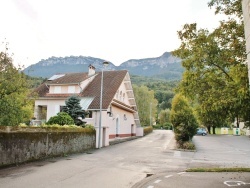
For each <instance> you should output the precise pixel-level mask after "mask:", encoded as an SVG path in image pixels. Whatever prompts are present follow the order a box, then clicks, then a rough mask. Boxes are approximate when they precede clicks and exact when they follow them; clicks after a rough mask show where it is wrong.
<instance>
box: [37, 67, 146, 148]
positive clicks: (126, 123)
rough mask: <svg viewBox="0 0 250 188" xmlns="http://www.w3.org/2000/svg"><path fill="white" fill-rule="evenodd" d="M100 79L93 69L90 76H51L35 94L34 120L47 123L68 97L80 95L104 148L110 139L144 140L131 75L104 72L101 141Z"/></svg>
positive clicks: (80, 74) (90, 70)
mask: <svg viewBox="0 0 250 188" xmlns="http://www.w3.org/2000/svg"><path fill="white" fill-rule="evenodd" d="M101 75H102V74H101V72H98V73H96V72H95V68H94V67H93V66H92V65H90V66H89V72H87V73H69V74H58V75H54V76H52V77H51V78H50V79H48V80H47V81H46V82H45V83H43V84H41V85H40V86H39V87H38V88H36V90H35V91H36V92H37V93H38V96H39V97H38V98H37V99H36V100H35V112H34V116H35V118H36V119H37V120H43V121H48V120H49V118H50V117H52V116H55V115H57V113H58V112H60V111H61V109H62V107H63V106H65V100H66V99H67V98H68V97H70V96H72V95H77V96H78V97H80V98H81V106H82V109H83V110H87V111H89V112H90V115H89V117H87V118H85V119H84V121H85V122H87V124H91V125H93V126H94V127H95V128H96V133H97V135H96V138H98V139H99V138H100V140H101V144H100V145H101V146H107V145H109V141H110V139H115V138H117V137H131V136H143V129H142V128H141V126H140V121H139V116H138V112H137V106H136V102H135V97H134V93H133V88H132V84H131V81H130V76H129V73H128V71H126V70H119V71H104V72H103V97H102V108H101V109H102V110H101V111H102V121H101V125H102V128H101V136H100V137H99V126H100V123H99V122H100V121H99V118H100V93H101ZM98 142H99V141H98ZM98 144H99V143H97V145H98Z"/></svg>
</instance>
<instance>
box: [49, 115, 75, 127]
mask: <svg viewBox="0 0 250 188" xmlns="http://www.w3.org/2000/svg"><path fill="white" fill-rule="evenodd" d="M46 124H48V125H52V124H58V125H72V124H74V120H73V119H72V118H71V117H70V115H69V114H67V113H66V112H59V113H58V114H57V115H56V116H53V117H51V118H50V119H49V121H48V122H47V123H46Z"/></svg>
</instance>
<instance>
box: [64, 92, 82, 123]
mask: <svg viewBox="0 0 250 188" xmlns="http://www.w3.org/2000/svg"><path fill="white" fill-rule="evenodd" d="M80 101H81V99H80V98H79V97H77V96H74V95H73V96H71V97H69V98H68V99H67V100H66V101H65V104H66V106H64V107H63V109H62V111H63V112H66V113H68V114H69V115H70V116H71V117H72V119H73V120H74V123H75V124H76V125H84V124H85V122H83V121H82V119H84V118H85V116H86V114H87V112H85V111H84V110H83V109H82V107H81V105H80Z"/></svg>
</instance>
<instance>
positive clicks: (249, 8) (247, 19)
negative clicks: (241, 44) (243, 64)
mask: <svg viewBox="0 0 250 188" xmlns="http://www.w3.org/2000/svg"><path fill="white" fill-rule="evenodd" d="M242 9H243V15H244V27H245V38H246V51H247V61H248V77H249V80H250V0H243V1H242Z"/></svg>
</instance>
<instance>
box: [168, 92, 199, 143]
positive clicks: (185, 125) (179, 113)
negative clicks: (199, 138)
mask: <svg viewBox="0 0 250 188" xmlns="http://www.w3.org/2000/svg"><path fill="white" fill-rule="evenodd" d="M170 120H171V123H172V124H173V127H174V132H175V138H176V140H177V142H178V143H179V144H182V143H183V142H186V141H189V140H191V139H192V138H193V136H194V135H195V134H196V129H197V127H198V124H197V121H196V118H195V116H194V113H193V110H192V108H191V107H190V105H189V103H188V100H187V99H186V98H185V97H184V96H182V95H180V94H176V95H175V96H174V98H173V102H172V108H171V112H170Z"/></svg>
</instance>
